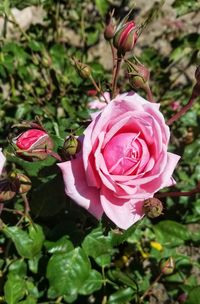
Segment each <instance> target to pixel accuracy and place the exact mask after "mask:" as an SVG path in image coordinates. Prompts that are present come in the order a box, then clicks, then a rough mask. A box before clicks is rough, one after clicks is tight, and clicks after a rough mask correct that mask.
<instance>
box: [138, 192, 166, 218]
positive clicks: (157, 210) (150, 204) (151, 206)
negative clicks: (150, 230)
mask: <svg viewBox="0 0 200 304" xmlns="http://www.w3.org/2000/svg"><path fill="white" fill-rule="evenodd" d="M143 210H144V213H145V214H146V216H147V217H149V218H155V217H158V216H159V215H161V214H162V211H163V205H162V202H161V201H160V200H159V199H157V198H155V197H153V198H149V199H146V200H145V201H144V205H143Z"/></svg>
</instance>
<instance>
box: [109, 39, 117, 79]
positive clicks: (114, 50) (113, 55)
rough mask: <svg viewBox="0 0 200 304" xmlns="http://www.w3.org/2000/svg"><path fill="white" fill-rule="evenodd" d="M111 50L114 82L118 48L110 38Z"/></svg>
mask: <svg viewBox="0 0 200 304" xmlns="http://www.w3.org/2000/svg"><path fill="white" fill-rule="evenodd" d="M109 44H110V48H111V52H112V82H111V83H112V84H113V81H114V74H115V69H116V64H115V58H116V49H115V48H114V46H113V43H112V41H110V40H109Z"/></svg>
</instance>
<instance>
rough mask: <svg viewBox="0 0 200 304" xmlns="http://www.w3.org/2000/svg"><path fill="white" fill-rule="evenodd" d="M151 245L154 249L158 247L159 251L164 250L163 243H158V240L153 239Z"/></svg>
mask: <svg viewBox="0 0 200 304" xmlns="http://www.w3.org/2000/svg"><path fill="white" fill-rule="evenodd" d="M150 245H151V247H152V248H154V249H156V250H158V251H162V250H163V247H162V245H161V244H160V243H158V242H155V241H151V242H150Z"/></svg>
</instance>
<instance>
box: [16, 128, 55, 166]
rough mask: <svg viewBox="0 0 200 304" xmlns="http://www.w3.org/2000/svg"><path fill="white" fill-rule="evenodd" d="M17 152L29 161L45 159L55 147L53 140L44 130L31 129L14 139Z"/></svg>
mask: <svg viewBox="0 0 200 304" xmlns="http://www.w3.org/2000/svg"><path fill="white" fill-rule="evenodd" d="M13 145H14V147H15V149H16V151H15V152H16V154H17V155H18V156H20V157H21V158H23V159H25V160H27V161H31V162H32V161H38V160H44V159H46V158H47V156H48V154H49V153H48V152H49V151H51V150H52V149H53V141H52V139H51V138H50V137H49V135H48V133H47V132H46V131H44V130H39V129H30V130H27V131H25V132H23V133H21V134H20V135H19V136H17V137H16V138H14V139H13Z"/></svg>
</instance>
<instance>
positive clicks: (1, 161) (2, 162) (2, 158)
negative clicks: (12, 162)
mask: <svg viewBox="0 0 200 304" xmlns="http://www.w3.org/2000/svg"><path fill="white" fill-rule="evenodd" d="M1 151H2V149H1V148H0V174H1V173H2V171H3V167H4V165H5V161H6V158H5V156H4V155H3V153H2V152H1Z"/></svg>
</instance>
